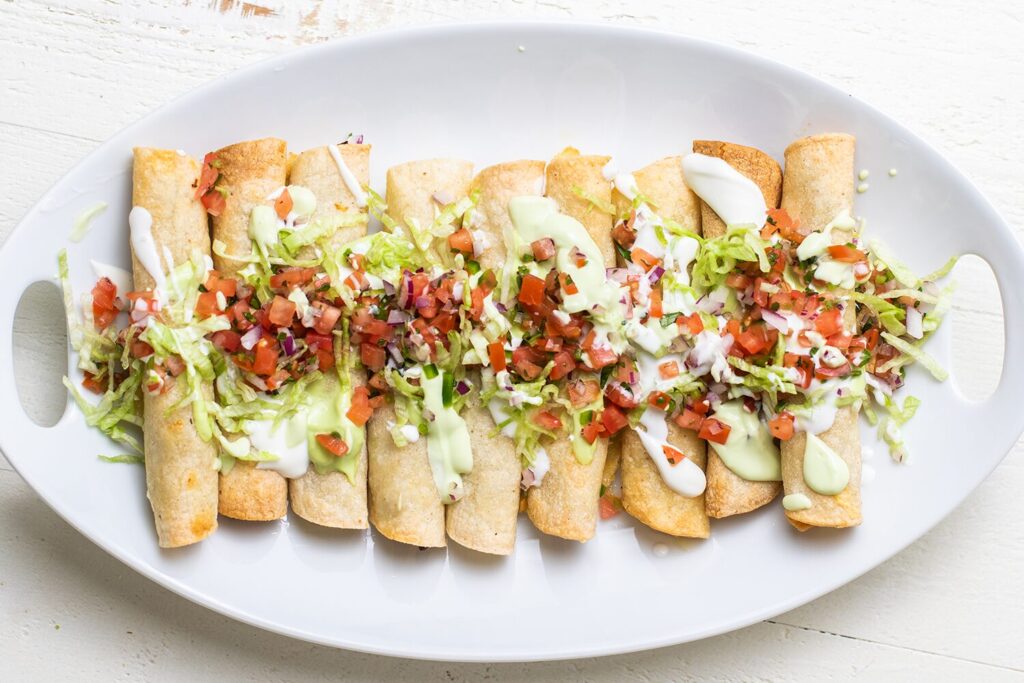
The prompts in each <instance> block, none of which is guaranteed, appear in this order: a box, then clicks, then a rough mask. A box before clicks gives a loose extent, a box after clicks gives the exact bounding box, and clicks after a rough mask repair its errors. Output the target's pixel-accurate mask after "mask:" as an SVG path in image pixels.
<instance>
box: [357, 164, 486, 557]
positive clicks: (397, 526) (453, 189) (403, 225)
mask: <svg viewBox="0 0 1024 683" xmlns="http://www.w3.org/2000/svg"><path fill="white" fill-rule="evenodd" d="M472 175H473V165H472V164H471V163H470V162H468V161H460V160H456V159H432V160H426V161H412V162H408V163H405V164H401V165H399V166H393V167H392V168H390V169H388V174H387V192H386V197H385V201H386V203H387V206H388V214H389V215H390V216H391V218H392V219H394V220H395V221H396V222H397V224H398V229H404V230H409V225H410V223H411V222H413V221H415V222H416V223H418V224H419V225H420V226H421V227H422V228H428V227H429V226H430V225H431V224H433V222H434V218H435V212H436V211H437V209H438V208H439V205H440V204H442V203H448V202H452V201H455V200H457V199H459V198H461V197H465V196H466V195H467V193H468V191H469V183H470V180H471V179H472ZM410 234H411V231H410ZM394 423H395V409H394V405H393V404H391V403H386V404H385V405H384V406H382V407H381V408H378V409H377V410H375V411H374V414H373V417H371V418H370V421H369V423H368V425H367V435H366V438H367V446H368V449H369V450H368V460H369V475H368V482H369V507H370V522H371V523H372V524H373V526H374V527H375V528H376V529H377V531H379V532H380V533H381V534H383V535H384V536H386V537H387V538H390V539H392V540H394V541H399V542H401V543H409V544H412V545H417V546H420V547H422V548H440V547H444V545H445V520H444V518H445V511H444V504H443V503H442V502H441V496H440V494H439V493H438V490H437V485H436V484H435V483H434V476H433V474H432V472H431V469H430V461H429V460H428V456H427V439H425V438H423V439H419V440H417V441H414V442H412V443H409V444H407V445H406V446H402V447H399V446H396V445H395V442H394V440H393V439H392V437H391V429H390V425H393V424H394Z"/></svg>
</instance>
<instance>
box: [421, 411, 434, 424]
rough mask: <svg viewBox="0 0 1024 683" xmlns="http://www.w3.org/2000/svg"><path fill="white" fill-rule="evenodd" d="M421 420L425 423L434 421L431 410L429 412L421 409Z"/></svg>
mask: <svg viewBox="0 0 1024 683" xmlns="http://www.w3.org/2000/svg"><path fill="white" fill-rule="evenodd" d="M423 419H424V420H426V421H427V422H433V421H434V413H433V411H432V410H430V408H424V409H423Z"/></svg>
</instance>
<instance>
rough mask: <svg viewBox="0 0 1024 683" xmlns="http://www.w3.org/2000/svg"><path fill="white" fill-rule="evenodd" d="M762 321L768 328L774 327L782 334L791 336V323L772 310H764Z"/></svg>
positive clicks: (762, 310) (762, 311)
mask: <svg viewBox="0 0 1024 683" xmlns="http://www.w3.org/2000/svg"><path fill="white" fill-rule="evenodd" d="M761 320H763V321H764V322H765V324H766V325H768V327H774V328H775V329H776V330H778V331H779V332H781V333H782V334H789V321H787V320H786V318H785V316H782V315H779V314H778V313H776V312H775V311H772V310H770V309H767V308H762V309H761Z"/></svg>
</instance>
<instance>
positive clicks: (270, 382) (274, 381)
mask: <svg viewBox="0 0 1024 683" xmlns="http://www.w3.org/2000/svg"><path fill="white" fill-rule="evenodd" d="M291 376H292V375H291V373H290V372H288V371H287V370H285V369H283V368H282V369H281V370H278V371H277V372H275V373H274V374H273V375H271V376H270V377H268V378H267V379H266V380H265V381H266V383H267V390H268V391H273V390H274V389H277V388H278V387H280V386H281V385H282V384H284V383H285V382H286V381H288V380H289V379H291Z"/></svg>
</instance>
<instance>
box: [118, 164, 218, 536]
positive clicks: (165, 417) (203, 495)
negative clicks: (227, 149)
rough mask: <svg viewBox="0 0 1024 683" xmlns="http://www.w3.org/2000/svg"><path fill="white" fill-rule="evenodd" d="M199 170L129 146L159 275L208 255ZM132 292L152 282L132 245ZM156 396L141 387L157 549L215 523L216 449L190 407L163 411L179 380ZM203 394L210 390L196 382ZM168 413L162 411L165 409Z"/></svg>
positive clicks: (182, 390) (181, 394)
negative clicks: (197, 191) (201, 431)
mask: <svg viewBox="0 0 1024 683" xmlns="http://www.w3.org/2000/svg"><path fill="white" fill-rule="evenodd" d="M199 171H200V167H199V164H198V163H196V161H195V159H193V158H192V157H189V156H186V155H184V154H179V153H178V152H175V151H173V150H165V149H151V148H148V147H136V148H135V160H134V167H133V172H132V205H133V207H141V208H143V209H145V210H146V211H148V212H149V215H150V216H151V217H152V225H151V230H152V235H153V241H154V243H155V246H156V254H157V258H158V259H159V260H160V261H161V262H162V267H163V268H164V270H165V272H166V271H167V270H169V269H170V268H171V267H173V264H171V263H166V262H164V261H165V256H164V254H165V253H166V254H169V255H170V257H171V260H172V261H173V263H174V264H181V263H185V262H186V261H188V260H189V259H190V258H192V255H193V253H194V252H196V251H199V252H200V253H202V254H207V255H208V254H209V253H210V233H209V226H208V225H207V220H206V209H204V208H203V205H202V204H201V203H200V202H199V201H198V200H197V199H196V198H195V196H194V195H195V183H196V182H197V179H198V177H199ZM132 273H133V275H134V280H135V289H136V290H138V291H144V290H151V289H153V288H154V287H155V286H156V280H155V279H154V277H153V276H152V275H151V274H150V273H149V271H147V270H146V268H145V267H144V266H143V265H142V262H141V261H140V260H139V258H138V257H137V256H136V255H135V253H134V249H133V250H132ZM168 387H169V388H168V389H167V391H165V392H164V393H161V394H150V393H149V392H143V420H144V421H143V440H144V445H145V452H146V494H147V497H148V498H149V503H150V505H151V506H152V508H153V518H154V521H155V522H156V534H157V539H158V540H159V543H160V547H161V548H177V547H179V546H184V545H189V544H191V543H196V542H197V541H201V540H203V539H204V538H206V537H207V536H209V535H210V534H211V533H213V531H214V530H215V529H216V528H217V468H216V465H217V446H216V444H214V443H212V442H208V441H203V439H201V438H200V436H199V432H198V430H197V429H196V427H195V425H194V423H193V418H192V407H191V406H190V405H185V406H182V407H178V408H175V409H173V410H171V408H172V407H173V406H174V405H175V404H177V403H178V402H179V401H181V400H182V399H183V398H185V396H186V395H187V394H188V392H189V388H188V384H187V383H186V381H185V377H184V376H181V377H179V378H178V379H177V380H176V381H174V382H170V383H169V384H168ZM202 391H203V393H204V395H205V398H206V399H208V400H209V399H212V398H213V387H212V386H211V385H210V384H209V383H208V382H207V383H204V384H203V386H202ZM168 411H170V412H168Z"/></svg>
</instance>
